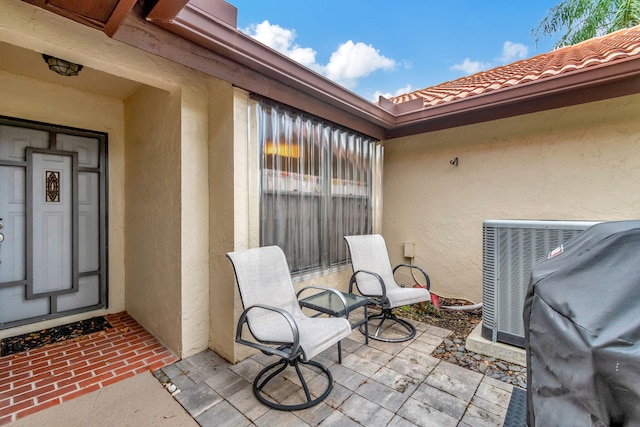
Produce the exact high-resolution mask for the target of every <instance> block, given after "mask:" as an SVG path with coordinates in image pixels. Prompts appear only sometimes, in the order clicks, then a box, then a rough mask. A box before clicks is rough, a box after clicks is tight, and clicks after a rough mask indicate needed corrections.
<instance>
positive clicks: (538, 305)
mask: <svg viewBox="0 0 640 427" xmlns="http://www.w3.org/2000/svg"><path fill="white" fill-rule="evenodd" d="M549 256H550V257H549V259H547V260H544V261H542V262H540V263H538V264H537V265H536V266H535V267H534V268H533V272H532V274H531V282H530V284H529V288H528V291H527V296H526V299H525V305H524V323H525V347H526V351H527V382H528V385H527V421H528V424H529V426H545V427H547V426H581V427H582V426H602V425H606V426H628V425H640V221H618V222H605V223H600V224H596V225H594V226H592V227H590V228H589V229H587V230H585V231H584V232H583V233H582V234H580V235H578V236H577V237H574V238H573V239H571V240H570V241H569V242H567V243H566V244H565V245H564V246H563V247H560V248H558V249H557V250H555V251H554V252H552V253H551V254H550V255H549Z"/></svg>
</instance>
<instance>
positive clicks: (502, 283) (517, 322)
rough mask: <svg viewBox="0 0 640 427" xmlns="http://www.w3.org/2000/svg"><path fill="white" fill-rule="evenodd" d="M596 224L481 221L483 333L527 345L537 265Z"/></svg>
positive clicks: (499, 340)
mask: <svg viewBox="0 0 640 427" xmlns="http://www.w3.org/2000/svg"><path fill="white" fill-rule="evenodd" d="M596 223H597V222H588V221H525V220H520V221H517V220H486V221H484V222H483V225H482V337H483V338H485V339H487V340H491V341H493V342H502V343H506V344H512V345H516V346H519V347H524V320H523V318H522V314H523V310H524V298H525V294H526V292H527V287H528V286H529V280H530V278H531V270H532V269H533V266H534V265H535V264H536V263H537V262H538V261H541V260H543V259H545V258H547V256H548V254H549V253H550V252H551V251H553V250H554V249H556V248H558V247H560V246H561V245H563V244H564V243H566V242H567V241H568V240H570V239H571V238H573V237H575V236H577V235H578V234H580V233H581V232H582V231H584V230H586V229H587V228H589V227H590V226H592V225H594V224H596Z"/></svg>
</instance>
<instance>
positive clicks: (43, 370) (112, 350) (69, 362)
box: [0, 312, 179, 425]
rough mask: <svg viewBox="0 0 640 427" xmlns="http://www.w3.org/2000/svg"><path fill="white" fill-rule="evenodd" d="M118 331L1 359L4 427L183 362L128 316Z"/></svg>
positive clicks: (114, 317) (118, 319)
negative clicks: (111, 385) (109, 386)
mask: <svg viewBox="0 0 640 427" xmlns="http://www.w3.org/2000/svg"><path fill="white" fill-rule="evenodd" d="M105 317H106V318H107V320H108V321H109V323H111V325H112V326H113V328H111V329H108V330H106V331H102V332H96V333H93V334H89V335H85V336H83V337H80V338H77V339H73V340H68V341H64V342H61V343H56V344H51V345H47V346H44V347H41V348H38V349H34V350H30V351H27V352H24V353H17V354H12V355H9V356H4V357H1V358H0V425H4V424H8V423H10V422H11V421H15V420H16V419H19V418H22V417H25V416H27V415H29V414H32V413H34V412H36V411H40V410H42V409H45V408H49V407H51V406H55V405H58V404H60V403H62V402H66V401H68V400H70V399H73V398H75V397H78V396H82V395H84V394H87V393H90V392H92V391H95V390H98V389H100V388H102V387H105V386H107V385H109V384H112V383H115V382H117V381H120V380H123V379H125V378H128V377H131V376H133V375H136V374H139V373H141V372H144V371H146V370H151V371H154V370H157V369H160V368H162V367H164V366H167V365H169V364H172V363H174V362H176V361H178V360H179V358H178V357H176V356H175V355H174V354H172V353H171V352H170V351H169V350H168V349H167V348H165V347H164V346H163V345H162V344H161V343H160V342H159V341H158V340H157V339H156V338H155V337H154V336H153V335H151V334H150V333H149V332H148V331H147V330H145V329H144V328H143V327H142V326H140V324H138V322H136V321H135V320H134V319H133V318H132V317H131V316H129V315H128V314H127V313H124V312H123V313H117V314H110V315H107V316H105Z"/></svg>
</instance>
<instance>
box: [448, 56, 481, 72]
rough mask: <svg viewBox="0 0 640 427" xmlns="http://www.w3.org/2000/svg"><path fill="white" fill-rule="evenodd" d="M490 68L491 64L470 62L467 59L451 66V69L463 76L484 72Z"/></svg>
mask: <svg viewBox="0 0 640 427" xmlns="http://www.w3.org/2000/svg"><path fill="white" fill-rule="evenodd" d="M490 67H491V64H490V63H488V62H480V61H472V60H471V59H469V58H465V59H464V61H462V63H460V64H455V65H453V66H451V69H452V70H459V71H463V72H464V73H465V74H467V75H470V74H475V73H477V72H480V71H482V70H486V69H488V68H490Z"/></svg>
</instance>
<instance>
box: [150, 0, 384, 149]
mask: <svg viewBox="0 0 640 427" xmlns="http://www.w3.org/2000/svg"><path fill="white" fill-rule="evenodd" d="M181 3H184V7H182V8H179V7H176V6H175V2H174V0H160V1H158V3H157V4H156V6H155V7H154V9H153V10H152V11H151V12H150V13H149V14H148V15H147V17H146V19H147V20H148V21H150V22H152V23H154V24H155V25H157V26H159V27H161V28H164V29H165V30H168V31H170V32H171V33H173V34H176V35H179V36H181V37H183V38H185V39H187V40H190V41H192V42H194V43H196V44H198V45H200V46H202V47H204V48H206V49H208V50H210V51H212V52H215V53H217V54H219V55H220V56H222V57H225V58H228V59H230V60H231V61H233V62H235V63H237V64H239V65H241V66H243V67H246V68H248V69H251V70H253V71H256V72H258V73H260V74H261V75H263V76H266V77H268V78H270V79H272V80H274V81H277V82H279V83H282V84H284V85H286V86H289V87H291V88H293V89H294V90H296V91H300V92H302V93H304V94H306V95H307V96H310V97H312V98H315V99H317V100H319V101H321V102H322V103H324V104H327V105H329V106H331V107H333V108H337V109H339V110H342V111H345V112H348V113H349V114H351V115H353V116H356V117H359V118H361V119H364V120H366V121H368V122H369V123H370V124H371V125H374V126H376V127H378V128H379V132H376V133H377V134H378V135H374V136H377V137H380V136H382V134H383V133H384V131H385V130H387V129H389V128H391V127H392V126H393V123H394V121H395V117H394V116H393V114H391V113H389V112H388V111H386V110H384V109H382V108H380V107H379V106H377V105H375V104H373V103H371V102H369V101H367V100H365V99H364V98H362V97H360V96H358V95H356V94H354V93H353V92H351V91H349V90H347V89H345V88H343V87H342V86H339V85H337V84H336V83H334V82H332V81H330V80H328V79H327V78H325V77H323V76H321V75H320V74H318V73H315V72H314V71H312V70H310V69H309V68H306V67H304V66H302V65H300V64H298V63H297V62H295V61H293V60H291V59H289V58H287V57H286V56H284V55H282V54H280V53H278V52H276V51H275V50H273V49H271V48H269V47H267V46H265V45H263V44H261V43H259V42H257V41H256V40H254V39H252V38H251V37H249V36H247V35H245V34H243V33H242V32H240V31H238V30H237V29H236V28H235V26H232V25H229V23H228V22H223V21H221V20H219V19H217V18H216V17H215V16H214V15H212V14H211V13H208V12H207V10H204V9H203V8H204V7H208V2H199V1H198V0H191V1H187V2H184V0H182V1H181ZM174 13H175V15H174V16H173V17H172V16H171V15H172V14H174ZM241 78H242V75H241V74H239V75H238V80H236V81H232V82H231V83H232V84H234V85H237V86H239V87H242V88H244V89H246V90H248V91H251V92H255V93H258V94H260V95H263V96H267V97H271V98H274V99H276V100H278V101H281V102H284V101H289V103H290V104H293V105H292V106H294V107H297V108H300V107H302V106H300V105H295V103H296V100H295V98H293V99H291V97H289V98H288V99H285V100H283V99H279V97H278V95H277V94H274V93H269V90H266V89H267V88H265V87H264V85H262V84H257V82H256V81H255V80H254V79H242V80H240V79H241ZM271 89H273V88H271Z"/></svg>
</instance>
